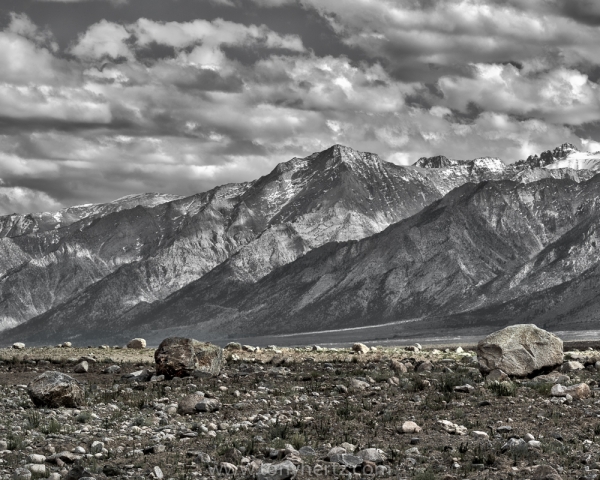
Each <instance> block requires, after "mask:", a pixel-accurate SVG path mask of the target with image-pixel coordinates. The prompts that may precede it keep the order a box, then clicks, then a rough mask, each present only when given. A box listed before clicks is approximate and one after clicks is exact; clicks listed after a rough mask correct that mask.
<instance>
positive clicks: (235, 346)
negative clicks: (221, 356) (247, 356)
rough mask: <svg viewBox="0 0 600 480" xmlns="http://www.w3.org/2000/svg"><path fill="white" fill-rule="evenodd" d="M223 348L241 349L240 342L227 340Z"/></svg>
mask: <svg viewBox="0 0 600 480" xmlns="http://www.w3.org/2000/svg"><path fill="white" fill-rule="evenodd" d="M225 348H226V349H227V350H241V349H242V344H241V343H238V342H229V343H228V344H227V346H226V347H225Z"/></svg>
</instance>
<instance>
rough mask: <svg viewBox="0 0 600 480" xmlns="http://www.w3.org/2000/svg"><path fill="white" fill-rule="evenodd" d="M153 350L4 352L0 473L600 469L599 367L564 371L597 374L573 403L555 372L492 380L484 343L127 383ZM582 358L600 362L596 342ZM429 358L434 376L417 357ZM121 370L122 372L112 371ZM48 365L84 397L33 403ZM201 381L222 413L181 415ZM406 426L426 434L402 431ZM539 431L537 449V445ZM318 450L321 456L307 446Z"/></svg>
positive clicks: (334, 474)
mask: <svg viewBox="0 0 600 480" xmlns="http://www.w3.org/2000/svg"><path fill="white" fill-rule="evenodd" d="M579 347H581V349H582V350H583V347H585V348H587V345H579ZM572 349H573V347H572V346H568V347H567V348H566V350H572ZM153 353H154V350H153V349H144V350H127V349H113V348H110V349H100V348H93V349H80V348H36V349H24V350H12V349H3V350H0V419H1V420H0V444H1V442H2V441H4V442H6V446H7V448H6V449H5V450H4V451H3V452H2V453H0V478H9V477H11V476H12V474H13V472H14V471H15V469H17V468H19V467H21V466H23V465H24V464H27V463H28V462H29V461H30V459H29V457H28V456H29V455H31V454H41V455H44V456H45V457H46V460H47V461H46V462H45V463H44V464H43V465H45V467H46V470H45V472H44V474H39V475H37V477H38V478H41V477H47V476H48V475H49V474H50V473H58V474H59V475H61V476H63V477H66V475H67V473H68V472H69V471H70V470H72V469H73V466H74V465H78V464H81V465H82V466H83V467H85V468H86V469H87V471H88V473H89V474H90V475H91V476H93V477H95V478H105V477H108V476H112V477H122V478H142V477H143V478H161V475H162V476H164V478H173V479H179V478H181V479H183V478H216V477H217V476H227V477H233V476H235V478H254V477H255V474H256V470H257V469H258V468H260V465H261V464H262V465H267V464H269V465H278V464H279V463H281V462H283V461H285V460H286V459H288V460H290V461H292V463H293V464H294V465H295V466H296V468H297V470H298V472H297V478H312V477H314V476H319V477H323V478H365V477H369V476H370V475H371V474H373V475H375V476H378V477H384V478H385V477H389V478H419V479H437V478H440V479H444V478H446V479H452V478H455V479H467V478H468V479H485V478H488V479H492V478H493V479H508V478H523V479H525V478H532V479H533V478H546V477H535V475H536V470H535V468H536V466H539V465H548V466H550V467H552V468H553V469H554V471H555V472H556V473H557V474H558V475H559V477H547V478H563V479H576V478H585V479H592V478H598V476H599V474H600V463H597V462H598V460H599V459H598V454H599V453H600V447H599V446H598V444H597V443H596V440H597V437H598V436H600V406H599V405H600V393H598V392H600V391H598V390H597V385H598V381H599V379H598V375H599V374H598V372H597V370H596V369H595V368H594V367H593V365H591V364H590V365H588V367H587V368H586V369H582V370H577V371H572V372H569V373H566V375H567V376H568V380H566V379H563V383H564V384H565V385H569V384H578V383H582V382H584V383H587V384H588V385H589V386H590V388H591V397H590V398H584V399H580V400H577V399H574V400H567V401H566V402H565V401H564V398H555V397H552V396H551V395H550V389H551V387H552V385H551V384H550V383H546V382H543V383H534V382H532V381H531V380H530V379H521V380H513V381H512V382H507V383H504V384H498V383H486V382H484V379H483V377H482V376H481V374H480V373H479V371H478V368H477V364H476V360H475V359H474V357H473V352H469V351H466V352H459V353H456V352H455V351H454V350H452V351H446V352H444V351H443V350H440V349H428V350H424V351H420V352H409V351H406V350H405V349H404V348H400V347H396V348H379V349H376V351H371V352H369V353H367V354H360V355H359V354H356V353H354V352H352V351H351V350H350V349H339V350H331V349H326V350H324V351H312V350H310V349H308V348H282V349H277V348H275V349H262V350H261V351H259V352H248V351H239V350H237V351H230V352H228V354H227V355H228V361H227V364H226V366H225V368H224V369H223V370H222V371H221V374H220V375H219V376H218V377H215V378H208V379H207V378H204V379H201V378H185V379H174V380H171V381H165V380H160V379H155V380H159V381H147V382H130V381H128V380H127V379H125V378H123V376H124V375H127V374H129V373H131V372H134V371H138V370H140V369H152V368H153V366H154V360H153ZM583 353H584V354H585V355H588V356H589V357H590V358H593V357H595V356H598V357H600V353H598V352H592V351H585V352H582V354H583ZM81 357H95V359H96V362H92V361H90V362H89V371H88V372H87V373H79V374H78V373H74V372H73V370H74V366H75V364H76V363H77V362H78V361H79V360H80V359H81ZM567 357H568V356H567ZM392 360H394V362H392ZM580 360H581V357H580ZM427 361H429V362H431V366H432V369H431V371H427V369H422V368H421V367H420V366H421V365H422V364H423V362H427ZM398 363H402V364H403V365H404V368H406V369H407V370H408V371H407V372H402V371H399V370H403V369H404V368H398V367H397V365H398ZM582 363H584V362H582ZM588 363H589V362H588ZM111 365H118V366H119V367H120V372H119V373H113V374H106V373H102V372H103V371H104V370H105V369H106V368H107V367H109V366H111ZM415 369H417V370H419V371H418V372H416V371H414V370H415ZM46 370H57V371H61V372H64V373H67V374H69V375H71V376H72V377H73V378H75V379H77V380H78V381H79V382H81V383H82V384H83V385H84V389H85V392H86V393H85V394H86V400H85V404H84V405H83V406H82V407H80V408H77V409H66V408H60V409H40V408H35V407H34V406H33V404H32V402H31V401H30V399H29V397H28V395H27V391H26V387H25V386H26V385H27V384H28V383H29V382H30V381H31V380H32V379H33V378H35V377H36V376H38V375H39V374H40V373H42V372H44V371H46ZM565 380H566V381H565ZM467 384H468V385H470V386H471V388H465V393H462V392H458V391H456V387H459V389H460V387H461V386H464V385H467ZM195 392H202V393H203V394H204V396H205V398H214V399H216V400H218V402H219V404H220V408H219V409H218V410H216V411H214V412H194V413H193V414H191V415H187V414H185V415H182V414H180V413H177V410H178V406H179V405H181V404H182V401H183V400H184V399H185V398H186V396H187V395H190V394H192V393H195ZM440 420H447V421H449V422H450V423H451V424H455V425H457V426H459V427H464V433H465V434H464V435H461V434H457V433H454V434H452V433H448V432H447V431H445V430H444V428H443V426H442V425H441V424H440V422H439V421H440ZM406 421H413V422H415V423H416V424H417V425H418V427H420V428H421V429H422V430H421V431H420V432H418V433H402V431H401V430H402V425H403V424H404V423H405V422H406ZM459 430H462V429H459ZM474 432H479V433H474ZM528 434H529V435H531V436H532V437H533V439H534V443H533V444H529V443H525V442H526V441H527V439H529V438H530V437H529V436H528ZM511 438H512V439H514V440H513V441H512V444H511V443H510V442H509V440H510V439H511ZM94 442H101V443H102V444H103V445H102V448H100V447H99V446H98V445H97V444H95V445H96V446H93V445H94ZM535 442H539V444H537V443H535ZM517 444H518V445H517ZM157 445H158V446H159V447H158V448H153V447H156V446H157ZM507 445H509V446H507ZM78 447H79V452H80V453H77V454H76V455H77V457H78V458H76V459H75V461H74V463H69V462H63V464H62V465H61V464H60V462H58V464H57V463H55V462H54V461H53V460H52V458H51V456H52V455H53V454H55V453H58V452H63V451H67V452H73V451H75V449H77V448H78ZM163 447H164V451H161V450H163ZM302 447H305V448H304V449H302V450H301V448H302ZM306 447H311V448H312V449H313V452H314V454H312V455H309V454H307V452H308V453H310V449H307V448H306ZM333 447H343V448H345V452H346V453H347V454H348V455H351V456H353V457H354V458H356V455H358V454H359V452H364V451H366V449H369V448H375V449H379V450H380V451H381V453H380V458H377V459H376V461H374V462H373V464H370V463H369V462H363V463H362V465H361V466H360V467H357V468H349V467H344V466H343V464H341V463H340V461H341V460H340V459H339V458H337V457H332V456H331V455H332V453H331V452H330V450H331V449H332V448H333ZM0 450H2V448H1V446H0ZM81 452H84V453H81ZM361 455H363V454H362V453H361ZM208 457H210V458H208ZM61 458H62V457H61ZM332 458H333V461H332ZM348 459H349V460H350V461H352V458H350V457H348ZM155 467H159V469H160V473H159V472H158V471H157V470H156V469H155ZM234 470H235V473H233V471H234ZM538 471H539V470H538ZM228 472H229V473H228ZM34 476H35V475H34ZM265 478H275V477H265Z"/></svg>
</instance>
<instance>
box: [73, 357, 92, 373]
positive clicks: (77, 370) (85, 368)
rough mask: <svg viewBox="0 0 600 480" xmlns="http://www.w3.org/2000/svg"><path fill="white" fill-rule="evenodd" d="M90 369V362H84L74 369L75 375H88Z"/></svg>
mask: <svg viewBox="0 0 600 480" xmlns="http://www.w3.org/2000/svg"><path fill="white" fill-rule="evenodd" d="M89 369H90V366H89V364H88V362H86V361H85V360H84V361H83V362H80V363H78V364H77V365H75V368H74V369H73V371H74V372H75V373H87V372H88V370H89Z"/></svg>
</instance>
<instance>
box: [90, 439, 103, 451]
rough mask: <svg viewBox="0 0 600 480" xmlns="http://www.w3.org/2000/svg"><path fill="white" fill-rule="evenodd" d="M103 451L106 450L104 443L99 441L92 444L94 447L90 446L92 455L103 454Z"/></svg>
mask: <svg viewBox="0 0 600 480" xmlns="http://www.w3.org/2000/svg"><path fill="white" fill-rule="evenodd" d="M103 449H104V443H102V442H99V441H98V440H95V441H94V442H92V445H91V446H90V452H91V453H102V450H103Z"/></svg>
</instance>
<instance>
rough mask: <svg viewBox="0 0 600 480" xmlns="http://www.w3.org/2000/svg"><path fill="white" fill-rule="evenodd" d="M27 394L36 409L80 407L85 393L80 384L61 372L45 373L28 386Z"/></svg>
mask: <svg viewBox="0 0 600 480" xmlns="http://www.w3.org/2000/svg"><path fill="white" fill-rule="evenodd" d="M27 393H28V394H29V397H30V398H31V400H32V401H33V403H34V405H35V406H36V407H49V408H58V407H67V408H75V407H79V406H80V405H81V404H82V403H83V399H84V392H83V389H82V388H81V385H80V383H79V382H78V381H77V380H75V379H74V378H72V377H70V376H69V375H66V374H64V373H61V372H53V371H50V372H44V373H42V374H41V375H39V376H38V377H36V378H34V379H33V380H32V381H31V383H30V384H29V385H28V386H27Z"/></svg>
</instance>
